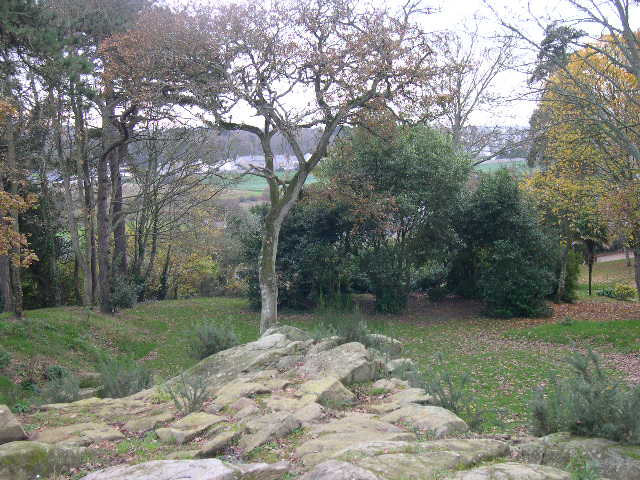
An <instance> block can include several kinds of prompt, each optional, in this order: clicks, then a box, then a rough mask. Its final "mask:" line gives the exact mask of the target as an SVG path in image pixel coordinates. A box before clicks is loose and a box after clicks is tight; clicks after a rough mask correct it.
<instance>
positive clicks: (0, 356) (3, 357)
mask: <svg viewBox="0 0 640 480" xmlns="http://www.w3.org/2000/svg"><path fill="white" fill-rule="evenodd" d="M9 364H11V354H10V353H9V352H7V351H6V350H5V349H4V348H2V347H0V370H4V369H5V368H7V367H8V366H9Z"/></svg>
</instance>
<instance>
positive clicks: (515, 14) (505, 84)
mask: <svg viewBox="0 0 640 480" xmlns="http://www.w3.org/2000/svg"><path fill="white" fill-rule="evenodd" d="M165 1H166V2H167V3H170V4H180V5H194V4H209V5H211V4H212V3H218V2H227V1H230V0H165ZM265 1H268V0H265ZM299 1H305V0H299ZM405 1H406V0H363V3H369V4H373V5H379V4H382V3H384V4H387V5H390V6H395V5H401V4H403V3H404V2H405ZM593 1H595V2H596V3H600V0H593ZM423 4H424V6H428V7H434V8H435V9H436V13H434V14H432V15H428V16H425V17H423V18H424V19H423V23H424V27H425V29H426V30H428V31H439V30H448V31H454V32H455V31H462V30H465V28H466V29H473V26H474V25H476V24H477V25H478V29H479V32H480V33H481V34H482V35H483V36H486V38H487V42H490V41H491V40H490V39H491V37H494V36H496V35H498V34H500V33H503V32H504V29H503V28H502V27H501V25H500V23H499V19H498V18H497V16H499V17H500V18H504V19H507V20H508V22H509V23H512V24H516V25H518V26H519V27H521V28H523V30H524V31H526V32H527V34H528V35H531V36H532V37H534V38H537V39H538V40H540V39H541V38H542V29H541V27H540V25H537V24H536V23H535V22H533V21H532V20H531V19H532V16H535V17H537V18H538V19H539V20H540V21H541V23H542V24H545V25H546V24H547V23H548V21H549V20H550V19H558V18H560V19H569V18H573V16H574V14H575V11H574V10H573V9H572V7H570V6H569V5H568V3H567V0H424V2H423ZM581 28H584V26H582V25H581ZM593 33H594V34H596V35H597V34H598V32H593ZM517 53H518V56H519V57H520V59H521V64H525V63H528V62H532V61H533V60H534V59H535V52H533V51H531V50H529V51H526V50H519V51H518V52H517ZM522 70H524V67H523V68H520V71H515V70H514V71H509V72H504V73H502V74H501V75H500V77H499V78H498V79H497V81H496V84H497V89H498V90H499V92H500V94H501V95H504V96H507V97H512V98H513V99H512V100H510V101H509V102H507V103H506V105H505V106H503V107H501V108H496V109H493V110H491V111H485V112H477V113H476V114H475V115H474V116H473V117H472V119H471V120H472V121H471V123H472V124H475V125H487V126H491V125H514V126H528V124H529V117H530V116H531V113H532V112H533V110H534V108H535V98H534V97H532V96H531V95H530V94H529V95H527V85H526V82H527V74H526V73H524V72H523V71H522Z"/></svg>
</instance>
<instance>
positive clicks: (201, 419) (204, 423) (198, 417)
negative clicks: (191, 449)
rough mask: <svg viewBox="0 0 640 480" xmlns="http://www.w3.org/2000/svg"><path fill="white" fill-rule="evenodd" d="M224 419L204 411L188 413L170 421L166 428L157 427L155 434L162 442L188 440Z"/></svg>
mask: <svg viewBox="0 0 640 480" xmlns="http://www.w3.org/2000/svg"><path fill="white" fill-rule="evenodd" d="M223 421H225V418H224V417H221V416H219V415H212V414H210V413H205V412H196V413H190V414H189V415H187V416H186V417H184V418H182V419H180V420H178V421H177V422H174V423H172V424H171V425H170V426H169V427H167V428H159V429H157V430H156V434H157V435H158V438H159V439H160V441H162V442H164V443H177V444H178V445H181V444H183V443H187V442H190V441H191V440H193V439H194V438H195V437H197V436H198V435H200V434H202V433H204V432H206V431H207V430H208V429H209V428H210V427H212V426H213V425H216V424H217V423H220V422H223Z"/></svg>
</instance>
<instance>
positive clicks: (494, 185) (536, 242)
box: [448, 170, 560, 317]
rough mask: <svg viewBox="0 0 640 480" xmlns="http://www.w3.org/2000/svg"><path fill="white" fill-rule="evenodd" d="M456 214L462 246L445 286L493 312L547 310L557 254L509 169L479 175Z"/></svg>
mask: <svg viewBox="0 0 640 480" xmlns="http://www.w3.org/2000/svg"><path fill="white" fill-rule="evenodd" d="M456 218H457V219H458V223H457V225H456V231H457V233H458V235H459V236H460V238H461V240H462V241H463V242H464V247H463V248H462V249H461V250H460V252H459V253H458V254H457V258H455V259H454V260H453V266H452V269H451V272H450V275H449V282H448V286H449V287H450V288H451V289H452V290H453V291H455V292H456V293H458V294H461V295H463V296H468V297H470V298H480V299H482V300H484V302H485V304H486V312H487V313H488V314H489V315H492V316H497V317H511V316H538V315H545V314H548V313H549V308H548V307H546V305H545V299H546V298H547V297H549V295H551V293H552V292H553V290H554V287H555V277H556V276H555V274H554V273H555V268H556V265H557V263H558V258H559V253H560V252H559V249H558V247H557V242H555V241H554V238H555V236H554V234H553V232H548V231H545V230H543V229H542V227H541V226H540V222H539V221H538V217H537V213H536V211H535V209H534V208H533V206H532V205H530V204H529V203H528V202H527V200H526V198H524V197H523V196H522V194H521V192H520V190H519V188H518V183H517V181H516V180H515V179H514V178H513V177H512V176H511V175H510V174H509V172H507V171H506V170H501V171H499V172H497V173H495V174H491V175H489V174H487V175H482V176H481V178H480V184H479V186H478V188H477V190H476V191H475V192H473V193H472V194H470V195H469V197H468V198H467V199H466V201H465V202H464V206H463V207H462V208H461V211H460V212H459V213H458V214H457V215H456Z"/></svg>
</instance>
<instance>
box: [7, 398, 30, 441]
mask: <svg viewBox="0 0 640 480" xmlns="http://www.w3.org/2000/svg"><path fill="white" fill-rule="evenodd" d="M27 438H28V437H27V434H26V433H25V431H24V430H23V429H22V426H21V425H20V423H19V422H18V420H17V419H16V417H14V416H13V413H11V410H9V407H7V406H6V405H0V444H3V443H8V442H17V441H19V440H26V439H27Z"/></svg>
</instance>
